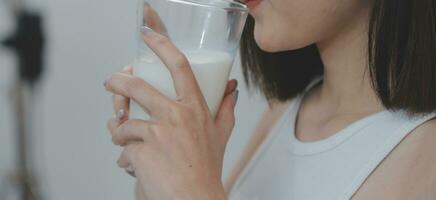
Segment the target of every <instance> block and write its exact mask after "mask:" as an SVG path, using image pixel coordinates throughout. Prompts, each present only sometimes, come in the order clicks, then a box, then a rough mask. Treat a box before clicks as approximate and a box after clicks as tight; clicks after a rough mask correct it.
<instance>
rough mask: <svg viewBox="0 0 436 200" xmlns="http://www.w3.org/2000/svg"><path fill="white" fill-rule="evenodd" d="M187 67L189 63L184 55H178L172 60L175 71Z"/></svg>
mask: <svg viewBox="0 0 436 200" xmlns="http://www.w3.org/2000/svg"><path fill="white" fill-rule="evenodd" d="M188 66H189V61H188V58H186V56H185V55H183V54H182V53H180V54H178V55H177V56H176V57H175V58H174V67H175V68H176V69H179V70H180V69H184V68H186V67H188Z"/></svg>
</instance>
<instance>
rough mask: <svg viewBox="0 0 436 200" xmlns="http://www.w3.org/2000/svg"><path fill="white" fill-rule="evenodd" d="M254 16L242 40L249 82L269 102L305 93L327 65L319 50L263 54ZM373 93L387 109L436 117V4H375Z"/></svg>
mask: <svg viewBox="0 0 436 200" xmlns="http://www.w3.org/2000/svg"><path fill="white" fill-rule="evenodd" d="M253 30H254V19H253V18H252V17H251V16H250V17H249V18H248V20H247V23H246V25H245V28H244V32H243V36H242V40H241V50H240V51H241V60H242V69H243V73H244V76H245V80H246V82H247V83H248V85H249V86H250V85H251V84H254V85H255V86H257V87H259V88H260V89H261V91H262V92H263V93H264V94H265V96H266V97H267V99H277V100H279V101H285V100H288V99H290V98H292V97H294V96H296V95H297V94H298V93H300V92H302V91H303V90H304V88H305V87H306V86H307V84H308V83H309V82H310V81H311V80H312V79H313V78H314V77H316V76H319V75H322V74H323V63H322V60H321V58H320V55H319V51H318V49H317V47H316V45H315V44H312V45H310V46H308V47H305V48H302V49H298V50H293V51H284V52H277V53H268V52H265V51H263V50H261V49H260V48H259V47H258V46H257V44H256V42H255V40H254V36H253ZM368 47H369V48H368V61H369V66H368V68H369V72H370V75H371V80H372V84H373V88H374V89H375V91H376V92H377V94H378V97H379V99H380V100H381V102H382V103H383V105H384V106H385V107H386V108H387V109H391V110H396V109H403V110H405V111H407V112H408V113H409V114H420V113H422V114H424V113H429V112H434V111H436V93H435V92H434V90H436V2H435V1H434V0H419V1H411V0H376V1H374V5H373V9H372V14H371V18H370V25H369V33H368Z"/></svg>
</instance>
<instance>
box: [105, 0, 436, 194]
mask: <svg viewBox="0 0 436 200" xmlns="http://www.w3.org/2000/svg"><path fill="white" fill-rule="evenodd" d="M367 2H368V1H363V0H349V1H341V0H332V1H325V0H310V1H307V0H264V1H263V2H262V3H261V4H260V5H259V7H258V8H257V9H256V10H254V11H250V12H251V15H252V16H253V17H254V18H255V20H256V28H255V33H254V34H255V38H256V41H257V42H258V44H259V46H260V47H261V48H263V49H264V50H267V51H271V52H275V51H281V50H289V49H297V48H300V47H303V46H306V45H309V44H312V43H316V44H317V46H318V48H319V50H320V54H321V57H322V60H323V62H324V65H325V74H324V81H323V83H322V84H320V85H318V86H316V87H314V88H313V89H312V90H310V91H309V92H308V94H307V95H306V96H305V98H304V99H303V102H302V106H301V109H300V111H299V114H298V120H297V126H296V135H297V137H298V139H300V140H302V141H316V140H322V139H325V138H328V137H330V136H332V135H333V134H335V133H336V132H338V131H339V130H341V129H343V128H344V127H346V126H347V125H349V124H351V123H353V122H355V121H356V120H359V119H361V118H363V117H365V116H368V115H370V114H373V113H376V112H379V111H381V110H383V109H384V107H383V105H382V104H381V103H380V102H379V101H378V98H377V96H376V94H375V92H374V90H373V89H372V87H371V84H370V79H369V75H368V73H365V69H367V59H366V48H367V45H366V43H367V38H366V32H367V22H368V13H369V5H368V3H367ZM296 16H298V17H296ZM271 30H274V31H271ZM144 42H145V43H146V44H147V45H148V46H149V47H150V48H151V49H153V51H154V52H156V54H157V55H158V56H159V57H160V58H161V59H162V60H163V62H164V63H165V64H166V65H167V67H168V69H169V70H170V71H171V74H172V76H173V79H174V84H175V87H176V90H177V94H178V97H179V98H178V99H177V100H176V101H174V100H170V99H167V98H166V97H164V96H163V95H161V94H160V93H159V92H157V91H156V90H155V89H154V88H152V87H151V86H150V85H148V84H147V83H146V82H145V81H143V80H140V79H138V78H135V77H134V76H132V75H130V74H131V68H130V67H126V68H124V70H123V71H122V72H121V73H116V74H114V75H113V76H112V77H111V78H110V79H109V80H108V81H106V84H105V87H106V89H107V90H108V91H109V92H111V93H113V94H114V110H115V112H116V113H119V111H120V110H124V111H125V113H124V115H119V116H118V118H114V119H111V120H110V122H109V129H110V131H111V134H112V137H113V141H114V143H115V144H117V145H121V146H123V148H124V151H123V153H122V155H121V157H120V159H119V161H118V165H119V166H120V167H121V168H126V167H127V166H128V165H131V166H133V168H134V169H135V173H136V176H137V179H138V183H139V184H138V188H137V191H138V194H139V198H140V199H148V200H162V199H191V200H196V199H199V200H200V199H201V200H203V199H214V200H215V199H216V200H218V199H220V200H221V199H226V192H225V191H226V190H228V189H229V188H230V187H231V185H232V184H233V182H234V180H235V179H236V177H237V176H238V174H239V172H240V171H241V169H243V167H244V166H245V164H246V163H247V161H248V160H249V159H250V157H251V156H252V154H253V152H254V150H255V149H256V147H257V146H258V144H259V143H260V142H261V141H262V139H263V138H264V137H265V135H267V134H268V133H269V130H270V128H271V127H272V126H273V125H274V123H275V121H276V120H277V119H278V118H279V117H280V116H281V115H282V112H281V111H282V110H283V109H280V108H283V107H286V106H287V104H288V103H289V101H288V102H276V101H274V102H270V103H271V107H270V108H269V109H268V110H267V111H266V113H265V115H264V120H260V123H259V124H258V128H257V129H256V132H255V133H254V134H253V138H252V140H251V143H250V145H249V146H248V147H249V148H248V149H246V150H245V153H244V156H243V157H242V158H241V160H240V163H239V164H238V165H236V167H235V170H234V172H233V173H232V176H231V178H230V179H229V181H228V182H227V183H226V184H223V183H222V182H221V171H222V160H223V155H224V150H225V146H226V143H227V140H228V138H229V136H230V133H231V130H232V128H233V125H234V122H235V119H234V114H233V113H234V112H233V111H234V107H235V104H236V102H235V100H236V98H235V93H234V91H235V90H236V87H237V86H236V82H235V81H230V82H229V84H228V86H227V90H226V94H225V97H224V98H223V103H222V105H221V107H220V109H219V112H218V117H217V118H216V119H212V118H211V117H210V114H209V112H208V110H207V106H206V105H205V101H204V99H203V97H202V95H201V92H200V91H199V89H198V85H197V83H196V81H195V79H194V78H193V75H192V71H191V70H190V66H189V63H188V62H187V61H186V58H185V57H184V56H183V54H181V52H180V51H178V50H177V49H176V48H175V47H174V45H172V43H171V41H170V40H168V38H165V37H164V36H161V35H159V34H156V33H154V32H150V33H147V34H146V35H144ZM290 67H298V66H290ZM129 99H133V100H135V101H137V102H138V103H139V104H140V105H141V106H142V107H143V108H144V111H147V112H149V113H150V114H151V115H152V116H153V120H152V121H139V120H129V119H128V118H127V117H126V116H127V113H128V100H129ZM187 119H189V120H187ZM435 130H436V120H430V121H428V122H426V123H424V124H423V125H422V126H420V127H418V128H417V129H415V130H413V132H411V134H409V136H407V137H406V139H405V140H403V141H402V142H401V144H400V145H399V146H398V147H397V148H395V149H394V151H393V152H392V153H391V154H390V155H389V156H388V157H387V158H386V159H385V160H384V161H383V162H382V163H381V165H380V166H379V167H378V168H377V169H376V170H375V171H374V172H373V173H372V174H371V175H370V177H369V178H368V179H367V180H366V182H365V183H364V184H363V185H362V187H361V188H360V189H359V190H358V191H357V193H356V194H355V195H354V196H353V199H354V200H367V199H368V200H369V199H387V200H390V199H392V200H394V199H395V200H402V199H404V200H406V199H424V200H427V199H428V200H431V199H436V192H435V191H436V142H435V141H436V134H435V133H436V131H435ZM175 135H177V136H175ZM217 141H218V142H217ZM224 185H226V187H224ZM225 188H226V189H225Z"/></svg>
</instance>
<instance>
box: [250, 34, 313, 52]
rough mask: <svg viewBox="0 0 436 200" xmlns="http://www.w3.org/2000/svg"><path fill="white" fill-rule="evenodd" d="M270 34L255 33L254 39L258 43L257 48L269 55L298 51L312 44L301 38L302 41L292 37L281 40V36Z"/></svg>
mask: <svg viewBox="0 0 436 200" xmlns="http://www.w3.org/2000/svg"><path fill="white" fill-rule="evenodd" d="M269 33H271V32H269ZM269 33H262V32H256V31H254V39H255V41H256V44H257V46H259V48H260V49H262V50H263V51H265V52H268V53H276V52H281V51H289V50H296V49H300V48H304V47H306V46H308V45H310V44H311V43H310V42H307V41H306V40H305V38H301V39H300V40H298V39H292V37H288V38H286V39H284V38H281V35H275V34H273V33H271V34H269ZM283 41H286V42H283Z"/></svg>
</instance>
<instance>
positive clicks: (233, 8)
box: [130, 0, 248, 119]
mask: <svg viewBox="0 0 436 200" xmlns="http://www.w3.org/2000/svg"><path fill="white" fill-rule="evenodd" d="M138 2H139V3H138V19H137V21H138V25H137V33H138V41H137V42H138V47H137V56H136V58H135V61H134V62H133V68H134V75H135V76H138V77H141V78H143V79H144V80H146V81H147V82H148V83H149V84H151V85H152V86H154V87H155V88H157V89H158V90H159V91H160V92H162V93H163V94H164V95H166V96H168V97H170V98H172V99H175V98H176V95H175V91H174V86H173V81H172V78H171V76H170V73H169V71H168V69H167V68H166V67H165V66H164V65H163V63H162V62H161V61H160V60H159V58H157V56H156V55H155V54H154V53H153V52H152V51H151V49H149V48H148V47H147V46H146V45H145V43H144V41H143V38H142V33H141V30H142V29H144V27H148V28H151V29H153V30H154V31H155V32H158V33H160V34H162V35H165V36H167V37H169V38H170V40H171V41H172V42H173V43H174V44H175V45H176V46H177V48H178V49H179V50H181V51H182V52H183V53H184V55H185V56H186V57H187V58H188V60H189V62H190V64H191V67H192V69H193V72H194V75H195V77H196V79H197V82H198V83H199V85H200V89H201V91H202V93H203V96H204V97H205V99H206V102H207V104H208V107H209V110H210V113H211V115H212V116H215V115H216V112H217V110H218V108H219V106H220V104H221V100H222V98H223V95H224V90H225V87H226V85H227V81H228V79H229V75H230V71H231V68H232V65H233V61H234V58H235V55H236V52H237V50H238V47H239V40H240V38H241V34H242V30H243V28H244V24H245V20H246V18H247V15H248V9H247V7H246V6H245V5H244V4H241V3H239V2H236V1H231V0H139V1H138ZM130 118H139V119H147V118H149V116H148V115H147V114H146V113H145V112H144V111H143V110H142V109H141V108H140V107H139V106H138V105H137V104H136V103H135V102H132V103H131V105H130Z"/></svg>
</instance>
